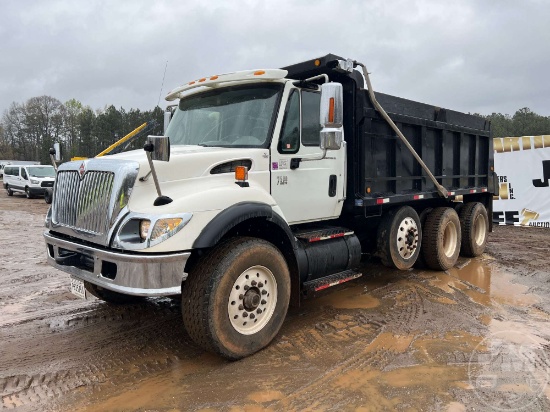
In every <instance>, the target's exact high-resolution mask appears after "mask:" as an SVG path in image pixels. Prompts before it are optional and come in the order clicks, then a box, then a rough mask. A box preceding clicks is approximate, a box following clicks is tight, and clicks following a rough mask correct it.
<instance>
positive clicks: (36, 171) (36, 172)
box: [27, 166, 55, 177]
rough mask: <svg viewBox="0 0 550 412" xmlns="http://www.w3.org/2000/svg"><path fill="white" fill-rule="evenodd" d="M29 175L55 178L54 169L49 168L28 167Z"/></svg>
mask: <svg viewBox="0 0 550 412" xmlns="http://www.w3.org/2000/svg"><path fill="white" fill-rule="evenodd" d="M27 170H28V171H29V175H30V176H32V177H55V169H54V168H53V166H50V167H28V168H27Z"/></svg>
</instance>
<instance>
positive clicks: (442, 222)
mask: <svg viewBox="0 0 550 412" xmlns="http://www.w3.org/2000/svg"><path fill="white" fill-rule="evenodd" d="M460 241H461V232H460V221H459V219H458V215H457V214H456V211H455V210H454V209H452V208H450V207H437V208H435V209H433V210H432V211H431V212H430V213H429V214H428V216H427V217H426V224H425V225H424V241H423V245H422V252H423V254H424V261H425V262H426V264H427V265H428V267H429V268H430V269H433V270H447V269H449V268H452V267H453V266H454V265H455V264H456V261H457V259H458V254H459V252H460Z"/></svg>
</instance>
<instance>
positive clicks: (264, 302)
mask: <svg viewBox="0 0 550 412" xmlns="http://www.w3.org/2000/svg"><path fill="white" fill-rule="evenodd" d="M260 303H261V304H262V305H265V304H266V303H267V302H266V301H265V300H263V299H262V301H261V302H260ZM258 310H260V309H258Z"/></svg>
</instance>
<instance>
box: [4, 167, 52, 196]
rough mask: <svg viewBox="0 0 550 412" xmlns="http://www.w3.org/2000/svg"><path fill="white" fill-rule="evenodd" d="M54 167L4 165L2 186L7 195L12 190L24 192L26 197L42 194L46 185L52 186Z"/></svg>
mask: <svg viewBox="0 0 550 412" xmlns="http://www.w3.org/2000/svg"><path fill="white" fill-rule="evenodd" d="M54 181H55V169H54V168H53V166H40V165H6V166H5V167H4V188H5V189H6V190H7V191H8V196H13V193H14V192H20V193H25V194H26V195H27V198H29V199H30V198H32V197H35V196H44V192H45V191H46V188H47V187H53V183H54Z"/></svg>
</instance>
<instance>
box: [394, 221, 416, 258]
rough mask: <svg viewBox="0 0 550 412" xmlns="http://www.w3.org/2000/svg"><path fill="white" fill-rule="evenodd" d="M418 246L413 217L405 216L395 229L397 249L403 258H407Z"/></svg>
mask: <svg viewBox="0 0 550 412" xmlns="http://www.w3.org/2000/svg"><path fill="white" fill-rule="evenodd" d="M417 247H418V226H417V225H416V222H415V221H414V219H413V218H411V217H407V218H405V219H403V220H402V221H401V223H400V224H399V229H398V230H397V250H398V251H399V255H400V256H401V257H402V258H403V259H409V258H410V257H411V256H412V255H414V252H416V248H417Z"/></svg>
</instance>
